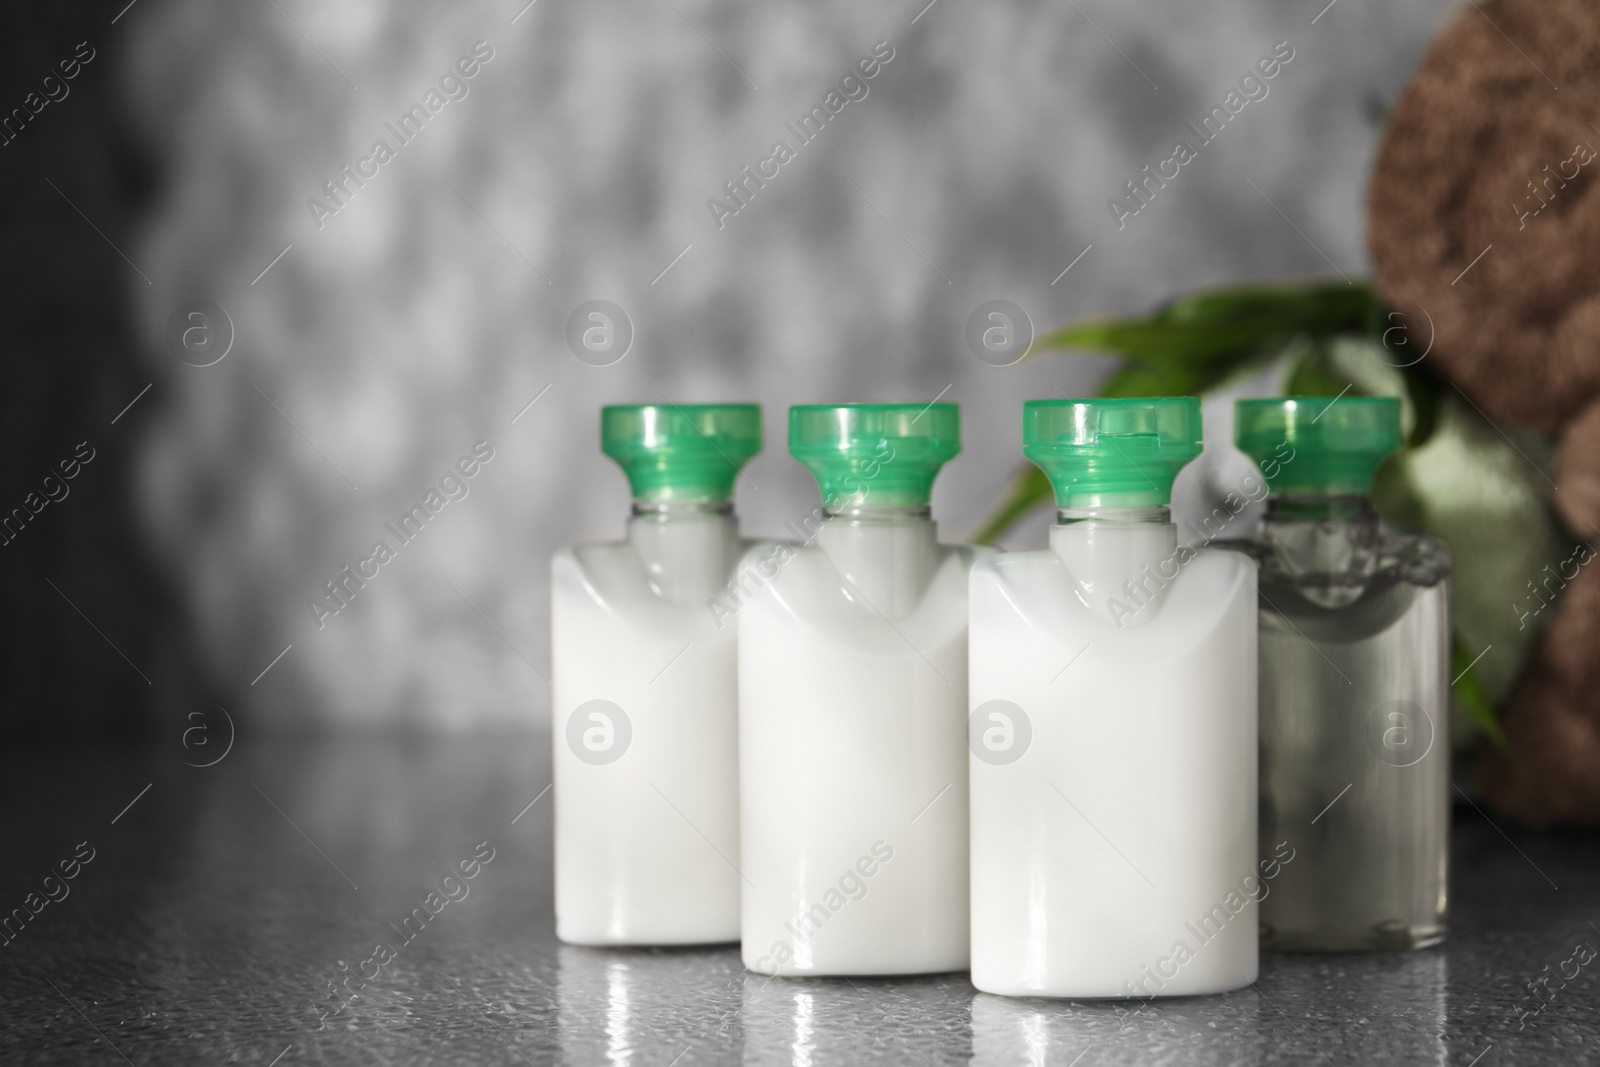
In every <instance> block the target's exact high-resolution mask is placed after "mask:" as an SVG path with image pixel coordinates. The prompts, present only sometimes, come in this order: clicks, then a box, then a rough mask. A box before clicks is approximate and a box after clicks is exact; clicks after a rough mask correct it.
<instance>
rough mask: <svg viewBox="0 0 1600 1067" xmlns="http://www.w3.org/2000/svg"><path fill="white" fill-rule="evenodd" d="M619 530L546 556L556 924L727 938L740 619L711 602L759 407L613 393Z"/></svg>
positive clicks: (732, 921)
mask: <svg viewBox="0 0 1600 1067" xmlns="http://www.w3.org/2000/svg"><path fill="white" fill-rule="evenodd" d="M600 418H601V448H602V450H603V451H604V452H605V453H606V455H608V456H610V457H611V458H612V459H614V460H616V461H617V463H618V464H619V465H621V467H622V468H623V470H624V471H625V472H626V473H627V475H628V481H629V484H630V485H631V487H632V490H633V498H634V499H633V514H632V516H631V517H630V518H629V520H628V530H627V538H626V539H625V540H623V541H620V542H609V543H600V544H584V545H574V546H572V547H569V548H564V549H562V550H561V551H560V552H558V553H556V555H555V557H554V559H553V560H552V562H551V592H550V597H551V621H550V628H551V646H552V648H551V658H550V663H551V692H552V697H551V707H552V715H551V718H552V722H551V726H552V729H553V734H554V738H553V741H554V744H553V746H552V762H553V780H554V803H555V907H556V934H557V936H558V937H560V938H561V940H563V941H566V942H569V943H575V944H584V945H675V944H694V943H711V942H725V941H735V940H737V939H738V937H739V871H738V863H739V825H738V814H739V808H738V804H739V791H738V769H739V768H738V713H737V708H736V703H735V702H736V698H737V661H736V655H735V629H734V627H732V626H729V625H727V624H726V621H725V620H723V619H720V618H718V617H717V615H716V613H715V612H714V611H709V610H707V607H708V604H709V603H710V601H711V599H712V598H713V597H715V596H716V595H717V594H718V593H720V592H721V591H722V590H723V588H724V587H725V585H726V583H727V582H728V580H729V578H730V577H731V576H732V574H733V571H734V567H735V566H736V565H737V563H738V560H739V556H740V555H741V553H742V552H743V551H744V549H745V548H747V547H748V543H747V542H745V541H743V540H741V539H740V537H739V528H738V523H737V521H736V520H735V518H734V514H733V504H732V497H733V488H734V480H735V478H736V477H737V475H738V472H739V468H740V467H741V466H743V464H744V463H745V462H746V461H748V460H749V459H750V457H752V456H754V455H755V454H756V453H757V452H759V451H760V450H761V409H760V407H758V406H757V405H755V404H663V405H659V406H658V405H653V404H645V405H615V406H610V407H606V408H604V409H603V410H602V411H601V416H600Z"/></svg>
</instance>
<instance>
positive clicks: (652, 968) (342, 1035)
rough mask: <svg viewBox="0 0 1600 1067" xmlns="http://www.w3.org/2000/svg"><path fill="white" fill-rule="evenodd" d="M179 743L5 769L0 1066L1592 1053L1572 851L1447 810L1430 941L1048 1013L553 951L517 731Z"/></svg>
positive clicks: (1487, 1059)
mask: <svg viewBox="0 0 1600 1067" xmlns="http://www.w3.org/2000/svg"><path fill="white" fill-rule="evenodd" d="M222 732H223V729H222V728H221V727H220V726H219V730H218V733H222ZM187 740H189V741H190V742H191V743H190V744H189V745H188V746H187V747H185V746H184V745H183V744H181V743H179V741H178V740H177V739H174V741H173V743H172V744H171V745H169V746H166V747H165V748H156V749H151V750H147V751H141V752H138V753H131V754H130V753H121V754H116V753H110V752H99V751H92V750H91V751H69V750H54V751H47V752H31V751H12V752H9V753H7V754H5V755H4V756H3V757H0V759H3V761H4V764H5V774H4V778H3V783H4V784H3V786H0V804H3V808H4V810H3V816H0V825H3V826H4V836H3V838H0V842H3V853H0V894H3V895H0V909H3V911H4V914H5V915H7V916H9V917H10V922H9V926H8V927H7V931H6V936H7V937H8V938H9V940H7V941H6V942H5V944H4V945H3V947H0V1003H3V1005H4V1009H5V1010H4V1015H3V1018H4V1022H3V1024H0V1063H4V1064H20V1063H83V1064H101V1063H104V1064H114V1063H123V1062H128V1063H135V1064H170V1063H206V1064H214V1063H239V1064H261V1065H268V1064H278V1065H280V1067H295V1065H298V1064H307V1063H318V1064H322V1063H327V1064H368V1063H371V1064H387V1063H464V1064H519V1063H522V1064H547V1063H560V1064H574V1065H585V1064H617V1065H622V1064H626V1065H636V1067H650V1065H659V1067H669V1065H670V1067H692V1065H695V1064H725V1063H739V1064H792V1065H796V1067H798V1065H810V1064H816V1065H820V1064H832V1063H841V1064H872V1063H890V1064H928V1065H936V1064H957V1063H961V1064H965V1063H979V1064H1013V1063H1015V1064H1047V1063H1048V1064H1062V1065H1078V1067H1096V1065H1101V1064H1191V1063H1193V1064H1276V1063H1294V1064H1309V1063H1336V1064H1345V1063H1351V1064H1383V1063H1397V1064H1398V1063H1405V1064H1416V1063H1422V1064H1455V1065H1461V1067H1466V1065H1468V1064H1473V1065H1476V1067H1497V1065H1499V1064H1505V1063H1552V1064H1554V1063H1563V1064H1564V1063H1585V1062H1600V959H1595V958H1593V953H1594V949H1597V948H1600V928H1597V925H1600V847H1597V840H1596V839H1595V838H1594V837H1593V836H1580V835H1576V834H1553V833H1531V832H1527V831H1518V830H1517V829H1515V828H1513V827H1511V826H1504V827H1501V828H1496V827H1495V826H1494V825H1492V824H1490V823H1489V822H1488V821H1486V819H1485V817H1484V816H1483V815H1482V814H1480V813H1479V812H1477V811H1474V810H1473V809H1472V808H1470V807H1465V806H1463V808H1462V809H1461V810H1458V811H1457V813H1456V820H1455V827H1454V842H1453V853H1452V864H1453V878H1454V881H1453V886H1452V891H1453V895H1454V899H1453V903H1452V907H1453V915H1452V931H1451V935H1450V938H1449V939H1448V941H1447V942H1446V943H1445V945H1444V946H1442V947H1440V948H1436V949H1430V950H1427V951H1423V952H1419V953H1414V954H1411V955H1406V956H1360V957H1322V958H1319V957H1271V956H1269V957H1265V958H1263V960H1262V966H1261V977H1260V980H1259V981H1258V982H1257V984H1256V985H1255V986H1254V987H1252V988H1247V989H1244V990H1241V991H1238V992H1234V993H1229V994H1226V995H1222V996H1215V997H1206V998H1194V999H1183V1000H1171V1001H1159V1002H1154V1003H1150V1004H1144V1005H1137V1004H1119V1003H1088V1002H1065V1003H1058V1002H1047V1001H1020V1000H1007V999H1004V998H1000V997H993V996H989V995H986V994H980V993H977V992H976V991H975V990H974V989H973V988H972V987H971V985H970V984H969V983H968V981H967V979H966V977H965V976H964V975H943V976H933V977H926V978H916V979H893V980H867V979H853V980H803V981H794V980H784V979H776V980H772V979H766V978H762V977H759V976H756V975H752V974H749V973H747V972H745V971H744V970H743V968H742V967H741V966H740V963H739V957H738V953H737V951H736V950H735V949H734V948H733V947H731V946H728V947H717V948H709V949H693V950H672V951H662V950H656V951H651V950H643V951H631V950H630V951H623V950H594V949H584V948H574V947H570V946H564V945H561V944H559V943H558V942H557V941H556V940H555V936H554V931H553V916H552V913H551V871H550V855H551V850H550V796H549V794H548V793H547V792H544V789H545V786H546V785H547V784H548V783H549V780H550V774H549V751H548V745H547V742H546V741H545V739H544V738H543V737H541V736H527V737H502V738H494V739H472V740H449V741H441V740H411V739H391V738H376V737H375V738H342V739H337V740H327V741H319V742H297V743H288V742H281V741H261V740H244V739H241V740H240V741H239V742H238V743H237V744H236V745H234V746H233V748H232V750H231V751H227V752H226V754H225V755H222V756H221V757H220V758H218V754H219V753H221V752H222V744H221V742H222V740H223V738H222V737H214V738H212V742H213V743H212V744H211V745H210V747H209V748H207V747H206V746H205V745H202V744H196V743H194V742H195V741H196V740H197V738H196V737H189V738H187ZM205 763H211V765H210V766H198V764H205ZM1502 829H1503V830H1504V834H1503V833H1502V832H1501V830H1502ZM1505 835H1509V837H1508V836H1505ZM85 857H87V858H85ZM68 873H70V874H71V875H72V877H70V878H68V877H66V875H67V874H68ZM469 874H470V876H469ZM408 919H409V922H408ZM380 945H382V946H383V949H380V948H379V946H380ZM357 972H360V973H361V974H362V975H363V976H364V977H361V978H352V977H351V976H352V975H353V974H356V973H357ZM347 979H348V981H347ZM1533 982H1539V983H1541V984H1539V985H1538V986H1537V987H1536V988H1535V987H1532V986H1530V983H1533ZM340 983H344V988H346V989H348V990H357V989H359V992H346V993H344V994H343V995H335V992H334V991H335V990H336V989H337V988H339V984H340Z"/></svg>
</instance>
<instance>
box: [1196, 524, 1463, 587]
mask: <svg viewBox="0 0 1600 1067" xmlns="http://www.w3.org/2000/svg"><path fill="white" fill-rule="evenodd" d="M1213 547H1215V548H1219V549H1222V550H1223V551H1231V552H1238V553H1242V554H1244V555H1249V556H1251V557H1253V558H1254V559H1255V560H1256V562H1257V563H1258V564H1259V565H1260V567H1261V572H1262V574H1263V575H1264V576H1270V577H1273V578H1276V579H1289V580H1302V579H1303V580H1309V579H1312V578H1317V579H1337V580H1339V581H1351V580H1354V581H1364V580H1371V579H1375V578H1384V579H1389V580H1398V581H1404V582H1407V583H1409V584H1412V585H1419V586H1430V585H1437V584H1438V583H1440V582H1442V581H1444V580H1446V579H1448V578H1449V577H1450V571H1451V559H1450V550H1449V548H1448V547H1447V546H1446V545H1445V543H1444V542H1443V541H1441V540H1440V539H1439V538H1437V537H1434V536H1433V535H1431V534H1425V533H1414V532H1411V531H1408V530H1400V529H1396V528H1394V527H1392V526H1389V525H1388V524H1386V523H1380V524H1377V525H1369V524H1361V523H1349V522H1316V523H1312V522H1305V523H1279V524H1267V523H1263V524H1262V525H1261V526H1260V527H1258V528H1257V529H1256V530H1255V531H1254V532H1253V533H1252V534H1250V535H1249V536H1247V537H1243V538H1239V539H1235V540H1230V541H1226V542H1224V541H1218V542H1214V544H1213Z"/></svg>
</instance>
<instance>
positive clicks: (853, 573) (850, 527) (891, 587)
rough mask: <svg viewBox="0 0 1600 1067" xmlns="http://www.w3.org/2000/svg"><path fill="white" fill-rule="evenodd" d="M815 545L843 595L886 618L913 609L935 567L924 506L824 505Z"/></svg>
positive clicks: (934, 539)
mask: <svg viewBox="0 0 1600 1067" xmlns="http://www.w3.org/2000/svg"><path fill="white" fill-rule="evenodd" d="M817 546H818V547H819V548H821V549H822V551H823V553H824V554H825V555H826V556H827V557H828V560H829V561H830V562H831V563H832V564H833V567H834V570H836V571H837V572H838V574H839V577H840V578H841V579H842V584H843V586H844V590H845V593H846V595H848V596H849V597H850V598H851V599H852V600H857V601H859V602H862V603H861V606H862V608H863V609H864V610H866V611H868V612H872V613H875V614H881V615H883V616H885V617H887V618H890V619H898V618H903V617H904V616H906V615H909V614H910V613H911V612H912V611H914V610H915V609H916V606H917V605H918V604H919V603H921V601H922V596H923V594H924V593H925V592H926V591H927V587H928V583H929V581H931V580H932V578H933V574H934V571H935V570H937V568H938V528H937V527H936V526H935V524H934V522H933V516H932V513H931V511H930V510H929V508H928V506H927V505H922V506H920V507H859V506H851V507H847V508H841V509H839V510H826V509H825V510H824V511H823V523H822V526H821V528H820V529H819V530H818V531H817Z"/></svg>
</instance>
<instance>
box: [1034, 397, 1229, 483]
mask: <svg viewBox="0 0 1600 1067" xmlns="http://www.w3.org/2000/svg"><path fill="white" fill-rule="evenodd" d="M1200 443H1201V442H1200V401H1199V400H1197V399H1196V398H1195V397H1192V396H1156V397H1138V398H1132V399H1105V400H1030V401H1028V402H1027V403H1026V404H1023V405H1022V454H1023V455H1025V456H1027V457H1028V458H1029V459H1031V460H1032V461H1033V462H1034V463H1035V464H1037V465H1038V467H1039V469H1040V470H1042V471H1044V473H1045V477H1047V478H1049V479H1050V484H1051V485H1052V486H1054V487H1055V491H1056V505H1057V506H1058V507H1063V508H1153V507H1162V506H1165V505H1167V504H1171V503H1172V480H1173V479H1174V478H1176V477H1177V476H1178V472H1179V471H1180V470H1182V469H1183V467H1184V465H1185V464H1187V463H1188V462H1189V461H1190V460H1192V459H1194V457H1196V456H1198V455H1199V454H1200Z"/></svg>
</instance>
